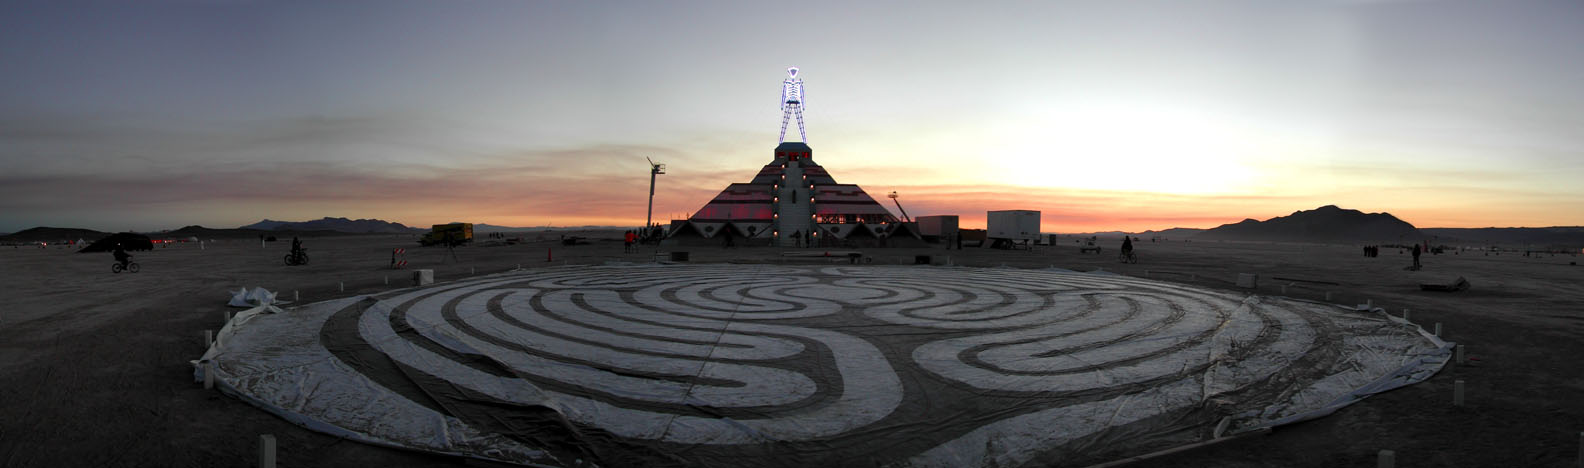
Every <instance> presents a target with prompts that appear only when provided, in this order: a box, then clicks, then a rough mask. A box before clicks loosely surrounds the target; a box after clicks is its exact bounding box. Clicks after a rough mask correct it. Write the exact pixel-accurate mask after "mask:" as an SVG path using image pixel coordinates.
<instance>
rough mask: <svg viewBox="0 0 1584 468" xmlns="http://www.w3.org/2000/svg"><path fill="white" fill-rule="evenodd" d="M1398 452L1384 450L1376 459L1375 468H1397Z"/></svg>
mask: <svg viewBox="0 0 1584 468" xmlns="http://www.w3.org/2000/svg"><path fill="white" fill-rule="evenodd" d="M1396 467H1397V452H1393V451H1390V450H1382V451H1380V454H1378V455H1376V457H1375V468H1396Z"/></svg>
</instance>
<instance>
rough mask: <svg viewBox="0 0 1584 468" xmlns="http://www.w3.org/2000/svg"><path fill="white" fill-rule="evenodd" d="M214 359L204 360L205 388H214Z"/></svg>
mask: <svg viewBox="0 0 1584 468" xmlns="http://www.w3.org/2000/svg"><path fill="white" fill-rule="evenodd" d="M214 373H215V365H214V361H204V390H213V389H214V380H215V377H214Z"/></svg>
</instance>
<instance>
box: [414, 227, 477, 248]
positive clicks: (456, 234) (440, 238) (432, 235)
mask: <svg viewBox="0 0 1584 468" xmlns="http://www.w3.org/2000/svg"><path fill="white" fill-rule="evenodd" d="M472 241H473V223H451V224H436V225H434V228H433V229H432V230H430V231H429V232H426V233H424V235H423V237H420V238H418V244H420V245H426V246H428V245H451V246H458V245H462V244H466V243H468V242H472Z"/></svg>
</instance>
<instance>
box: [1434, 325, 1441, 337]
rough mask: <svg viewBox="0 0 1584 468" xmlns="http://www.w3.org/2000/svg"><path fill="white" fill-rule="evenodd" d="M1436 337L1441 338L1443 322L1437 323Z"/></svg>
mask: <svg viewBox="0 0 1584 468" xmlns="http://www.w3.org/2000/svg"><path fill="white" fill-rule="evenodd" d="M1435 336H1441V322H1436V325H1435Z"/></svg>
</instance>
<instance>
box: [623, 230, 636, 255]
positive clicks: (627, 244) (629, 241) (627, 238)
mask: <svg viewBox="0 0 1584 468" xmlns="http://www.w3.org/2000/svg"><path fill="white" fill-rule="evenodd" d="M636 237H638V236H637V235H636V234H633V231H631V230H628V231H627V233H625V234H622V252H623V253H632V252H633V241H634V240H636V239H635V238H636Z"/></svg>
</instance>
